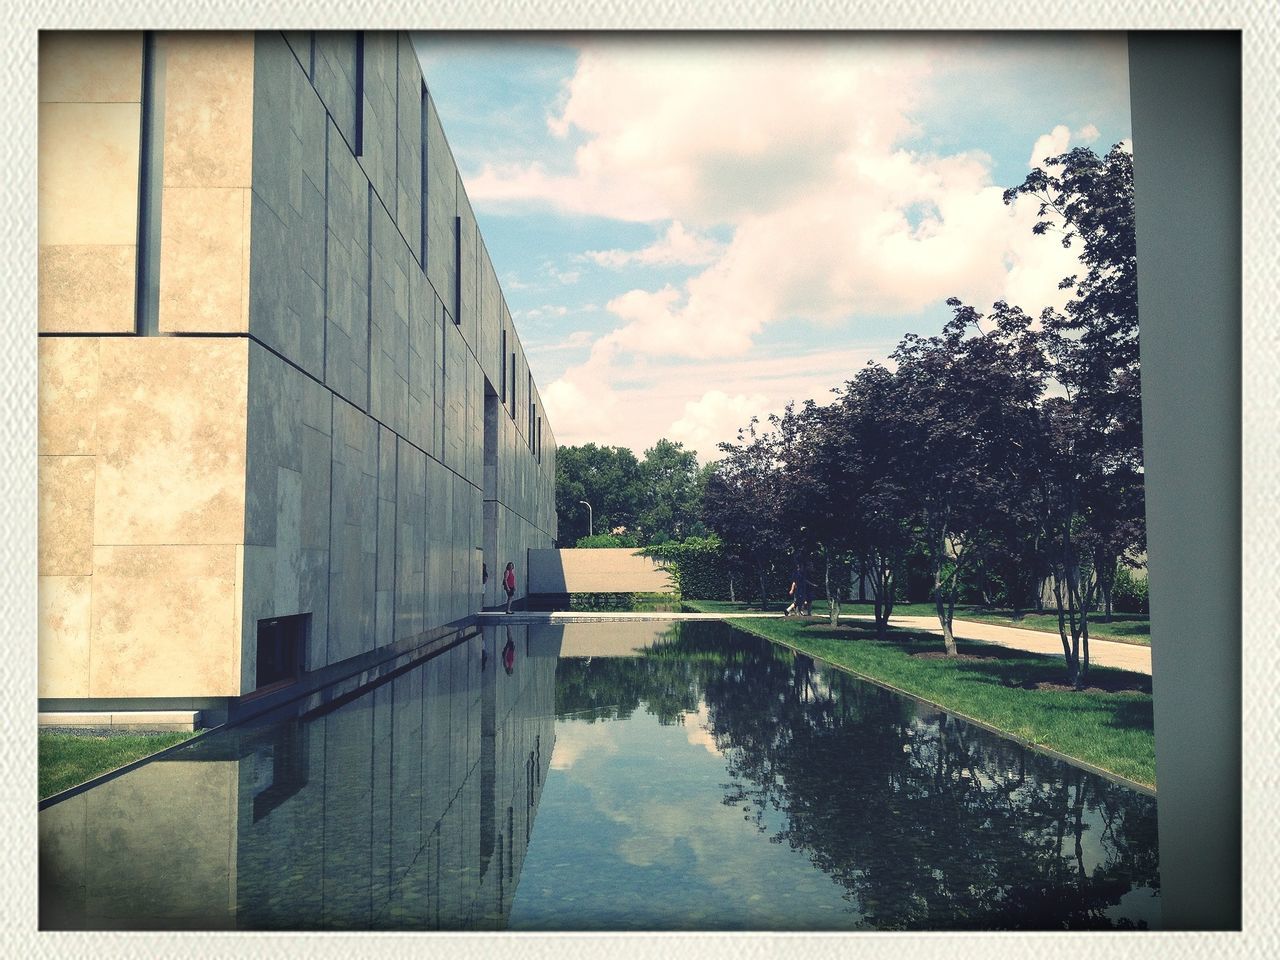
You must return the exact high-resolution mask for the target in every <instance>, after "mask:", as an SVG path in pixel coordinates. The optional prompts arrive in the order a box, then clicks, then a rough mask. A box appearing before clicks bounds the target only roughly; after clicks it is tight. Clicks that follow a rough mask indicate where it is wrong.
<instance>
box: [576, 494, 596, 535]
mask: <svg viewBox="0 0 1280 960" xmlns="http://www.w3.org/2000/svg"><path fill="white" fill-rule="evenodd" d="M578 502H579V503H580V504H582V505H583V506H584V507H586V508H587V536H588V537H589V536H591V535H592V531H593V530H594V529H595V521H594V520H593V519H592V516H591V504H589V503H587V501H585V500H579V501H578Z"/></svg>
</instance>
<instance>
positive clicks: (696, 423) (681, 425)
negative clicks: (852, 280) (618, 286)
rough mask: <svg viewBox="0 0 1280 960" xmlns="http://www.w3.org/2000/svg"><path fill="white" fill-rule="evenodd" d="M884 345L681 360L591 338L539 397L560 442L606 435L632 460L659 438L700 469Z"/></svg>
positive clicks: (883, 350)
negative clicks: (582, 357) (580, 357)
mask: <svg viewBox="0 0 1280 960" xmlns="http://www.w3.org/2000/svg"><path fill="white" fill-rule="evenodd" d="M892 346H893V344H891V343H872V344H868V345H865V346H861V347H858V348H852V349H851V348H846V347H841V346H839V345H835V344H833V345H832V346H831V347H830V348H827V349H822V350H819V351H812V350H811V351H809V352H805V353H796V354H792V355H786V356H778V355H774V356H756V357H745V358H735V357H716V358H712V359H708V360H698V361H692V362H689V361H683V362H682V361H677V360H673V359H671V358H661V357H658V358H654V357H648V356H645V355H635V354H631V353H628V352H625V351H621V350H619V349H618V348H617V347H616V345H613V344H611V343H608V342H605V341H602V340H597V341H596V342H595V344H594V345H593V347H592V350H591V354H590V355H589V357H588V358H587V360H586V361H584V362H583V363H581V364H578V365H575V366H572V367H570V368H569V369H567V370H566V371H565V372H564V373H563V374H562V375H561V376H560V377H559V378H557V379H556V380H555V381H553V382H552V383H551V384H550V385H549V386H548V387H547V388H546V389H544V390H543V391H542V397H543V403H544V404H545V406H546V410H547V416H548V417H549V418H550V420H551V422H552V423H554V424H555V427H556V441H557V442H558V443H560V444H561V445H565V446H570V445H576V444H582V443H587V442H588V441H596V442H600V441H601V438H603V437H608V438H609V439H608V441H607V442H609V443H616V444H621V445H622V446H626V447H630V448H631V449H632V450H635V451H636V452H637V453H638V452H639V451H642V450H645V449H646V448H648V447H651V446H653V444H654V442H655V441H656V440H658V439H659V438H660V437H667V438H669V439H672V440H680V441H681V442H683V443H684V444H685V447H686V448H687V449H691V450H694V451H696V452H697V453H698V456H699V459H700V460H701V461H702V462H703V463H706V462H708V461H710V460H714V459H717V458H718V457H719V451H718V450H717V444H719V443H720V442H721V441H732V440H733V439H734V438H735V436H736V434H737V430H738V428H739V427H742V426H745V425H746V424H747V422H748V421H749V420H750V419H751V417H753V416H758V417H761V418H762V419H763V418H764V417H765V416H766V415H768V414H769V413H779V412H781V411H782V409H783V408H784V407H785V406H786V404H787V402H788V401H792V400H794V401H797V402H799V401H803V400H807V399H815V400H817V401H818V402H819V403H825V402H827V401H829V400H830V399H831V396H832V395H831V392H830V391H831V388H832V387H835V386H838V385H840V384H842V383H844V382H845V381H846V380H848V379H850V378H852V377H853V376H854V375H855V374H856V373H857V372H858V371H859V370H860V369H861V368H862V367H863V366H864V365H865V364H866V363H867V361H868V360H871V359H874V358H876V357H882V356H884V355H886V354H887V353H888V352H889V351H890V350H891V349H892Z"/></svg>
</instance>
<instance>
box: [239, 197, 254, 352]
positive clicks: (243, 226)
mask: <svg viewBox="0 0 1280 960" xmlns="http://www.w3.org/2000/svg"><path fill="white" fill-rule="evenodd" d="M252 211H253V191H252V190H242V191H240V327H239V329H241V330H248V329H249V290H250V286H249V276H250V266H249V265H250V263H252V260H251V258H250V255H251V254H252V252H253V249H252V238H253V212H252Z"/></svg>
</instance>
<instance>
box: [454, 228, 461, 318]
mask: <svg viewBox="0 0 1280 960" xmlns="http://www.w3.org/2000/svg"><path fill="white" fill-rule="evenodd" d="M453 322H454V323H456V324H458V325H459V326H461V325H462V218H461V217H454V218H453Z"/></svg>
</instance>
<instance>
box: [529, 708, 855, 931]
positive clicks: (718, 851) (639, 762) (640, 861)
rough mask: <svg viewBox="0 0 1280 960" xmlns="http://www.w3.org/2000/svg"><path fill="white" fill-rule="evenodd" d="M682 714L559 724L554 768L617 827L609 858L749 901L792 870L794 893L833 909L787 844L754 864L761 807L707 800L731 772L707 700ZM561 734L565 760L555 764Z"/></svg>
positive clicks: (773, 825) (818, 879)
mask: <svg viewBox="0 0 1280 960" xmlns="http://www.w3.org/2000/svg"><path fill="white" fill-rule="evenodd" d="M683 718H684V722H683V724H667V725H663V724H659V723H658V721H657V718H656V717H653V716H651V715H648V714H642V713H637V714H635V715H633V716H632V717H631V718H629V719H628V720H625V721H614V722H611V723H605V724H600V723H595V724H590V723H585V722H582V721H576V722H575V721H569V722H566V721H564V720H561V721H560V723H559V725H558V728H557V744H556V755H555V756H553V758H552V766H553V767H555V768H557V769H569V767H572V768H573V769H572V772H571V774H570V776H571V777H572V778H573V780H574V781H575V782H577V783H578V784H580V785H581V786H583V787H585V788H586V789H587V791H588V792H589V795H590V803H591V806H592V808H593V811H594V817H593V818H592V819H594V821H595V822H597V823H605V822H608V823H611V824H613V825H614V828H613V833H612V837H611V840H612V843H611V846H612V851H613V855H614V856H615V857H616V858H617V859H618V860H620V861H622V862H623V863H625V864H627V865H628V866H630V867H635V868H642V869H644V868H656V869H659V870H662V871H664V873H665V875H667V876H668V877H670V876H677V875H678V876H680V877H681V878H682V880H681V884H682V885H683V886H684V887H686V888H688V887H689V886H706V887H712V888H716V889H728V888H732V889H733V897H734V899H735V900H739V901H745V902H750V903H754V902H758V901H760V900H762V899H763V898H764V897H765V896H766V894H768V895H770V896H774V897H776V896H777V894H776V884H777V878H778V876H779V873H778V871H783V872H786V871H787V870H788V869H790V870H794V871H795V875H794V883H795V884H796V885H797V886H796V889H797V890H805V889H806V888H807V896H808V897H810V898H814V897H817V899H818V900H819V901H825V900H826V898H828V897H830V898H832V902H831V903H830V904H829V905H828V906H829V908H830V909H835V910H842V909H844V904H842V903H841V902H840V899H839V893H838V891H837V890H835V888H834V887H833V886H832V885H831V883H830V881H829V880H828V879H827V878H826V877H824V876H822V875H820V874H819V875H814V874H812V869H811V867H810V865H809V864H808V862H807V858H806V857H803V856H801V855H798V854H797V853H796V852H795V851H792V850H790V849H789V848H786V847H784V846H774V845H767V847H766V848H767V849H768V850H769V853H768V854H766V856H767V857H768V859H769V860H770V861H771V862H772V869H767V870H761V869H760V866H761V863H760V856H761V852H762V851H761V848H760V846H759V844H758V841H757V840H756V837H757V835H758V833H759V830H760V826H759V825H757V823H756V822H755V819H756V816H757V815H758V814H759V813H760V811H759V810H758V808H756V807H755V806H754V805H753V806H752V807H751V811H750V814H749V815H748V814H747V813H744V809H743V806H742V805H741V804H726V803H723V802H716V803H707V802H706V798H707V796H708V788H709V787H711V785H712V784H718V785H719V786H720V789H715V790H713V791H712V792H713V794H715V793H720V792H721V790H723V788H724V787H727V785H728V784H727V783H726V781H727V780H728V779H729V778H730V774H729V772H728V771H727V770H726V768H725V762H724V759H723V756H722V754H721V752H720V751H719V749H718V748H717V747H716V746H715V741H714V738H713V737H712V735H711V732H710V726H711V724H710V716H709V712H708V709H707V706H706V704H705V703H699V705H698V709H697V710H696V711H693V712H687V713H684V714H683ZM565 734H569V737H568V738H567V739H568V740H569V742H570V744H571V746H570V747H569V753H568V756H569V757H570V761H569V765H568V766H566V767H560V766H559V763H560V757H559V750H560V742H561V739H560V738H563V737H565ZM579 761H580V762H579ZM656 768H666V769H670V768H678V769H680V770H681V771H682V776H681V777H679V778H677V779H676V780H674V781H673V780H671V779H669V778H667V777H665V776H663V775H662V774H661V773H660V772H659V770H658V769H656ZM659 784H661V787H660V788H659V787H658V785H659ZM766 817H767V820H768V821H769V822H767V823H766V824H765V826H766V827H767V828H768V832H769V833H774V832H776V830H777V829H778V827H779V826H780V825H781V824H780V822H772V821H774V820H775V819H778V820H780V817H779V816H778V815H776V814H775V815H772V816H768V815H766ZM819 890H821V891H822V892H821V893H819ZM769 891H773V893H772V894H770V893H769ZM810 907H814V904H813V903H811V904H810Z"/></svg>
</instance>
